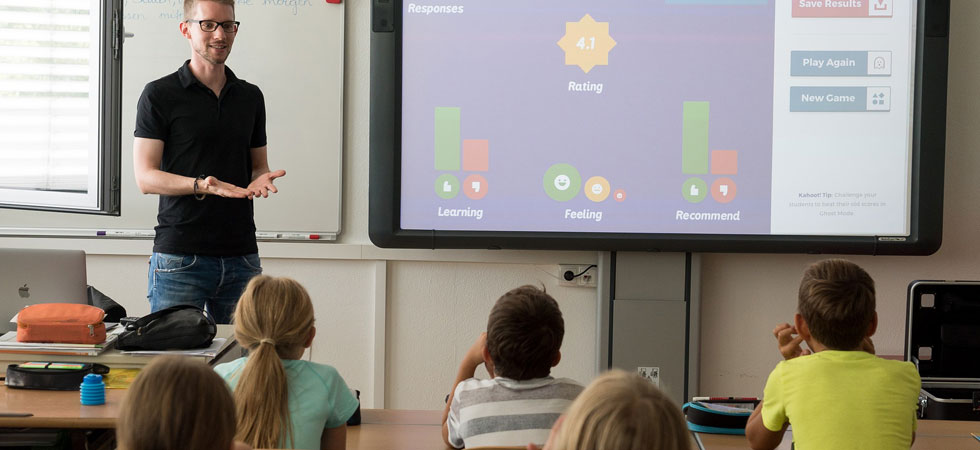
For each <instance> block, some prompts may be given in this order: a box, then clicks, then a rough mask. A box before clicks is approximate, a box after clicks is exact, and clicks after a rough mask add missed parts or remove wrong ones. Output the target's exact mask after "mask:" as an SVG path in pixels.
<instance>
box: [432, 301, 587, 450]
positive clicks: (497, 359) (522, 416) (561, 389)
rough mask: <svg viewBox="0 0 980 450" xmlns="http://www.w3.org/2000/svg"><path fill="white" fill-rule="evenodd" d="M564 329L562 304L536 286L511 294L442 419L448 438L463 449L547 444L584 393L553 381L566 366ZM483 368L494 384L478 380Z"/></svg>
mask: <svg viewBox="0 0 980 450" xmlns="http://www.w3.org/2000/svg"><path fill="white" fill-rule="evenodd" d="M564 334H565V322H564V320H563V319H562V316H561V310H559V309H558V302H556V301H555V299H553V298H551V296H550V295H548V294H547V293H545V292H544V291H543V290H541V289H538V288H536V287H534V286H522V287H519V288H516V289H513V290H511V291H510V292H507V293H506V294H504V295H503V296H502V297H500V299H498V300H497V303H496V304H495V305H494V306H493V309H491V310H490V318H489V319H488V320H487V331H486V333H483V334H481V335H480V337H479V338H478V339H477V340H476V342H475V343H474V344H473V346H472V347H470V349H469V351H467V353H466V356H464V357H463V361H462V362H461V363H460V365H459V371H458V373H457V375H456V381H455V382H454V384H453V388H452V390H451V391H450V395H449V398H448V400H447V402H446V409H445V411H444V412H443V416H442V438H443V440H445V441H446V443H447V444H448V445H450V446H453V447H456V448H462V447H464V446H466V447H479V446H504V445H517V446H523V445H526V444H527V443H528V442H535V443H542V442H544V441H545V440H547V438H548V432H549V430H550V429H551V426H552V425H553V424H554V422H555V420H556V419H557V418H558V416H559V415H560V414H561V413H562V412H564V410H565V408H566V407H568V405H569V404H571V402H572V400H574V399H575V397H576V396H577V395H578V394H579V392H581V391H582V386H581V385H580V384H578V383H576V382H574V381H572V380H569V379H564V378H562V379H555V378H552V377H551V376H549V374H550V373H551V368H552V367H554V366H556V365H558V362H559V361H560V360H561V352H560V351H559V350H560V349H561V341H562V338H563V336H564ZM480 364H484V365H485V366H486V369H487V372H488V373H489V374H490V379H488V380H480V379H477V378H473V375H474V373H475V371H476V368H477V366H479V365H480Z"/></svg>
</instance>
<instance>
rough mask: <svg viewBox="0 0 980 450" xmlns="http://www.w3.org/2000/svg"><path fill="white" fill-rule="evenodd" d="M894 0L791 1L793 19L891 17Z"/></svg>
mask: <svg viewBox="0 0 980 450" xmlns="http://www.w3.org/2000/svg"><path fill="white" fill-rule="evenodd" d="M893 1H894V0H792V2H793V17H891V16H892V9H893V8H894V5H892V3H893Z"/></svg>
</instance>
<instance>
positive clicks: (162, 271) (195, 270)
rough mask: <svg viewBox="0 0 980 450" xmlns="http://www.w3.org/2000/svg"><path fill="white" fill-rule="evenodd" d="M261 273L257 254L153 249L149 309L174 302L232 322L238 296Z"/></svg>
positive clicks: (149, 280) (148, 297) (149, 279)
mask: <svg viewBox="0 0 980 450" xmlns="http://www.w3.org/2000/svg"><path fill="white" fill-rule="evenodd" d="M260 273H262V266H261V263H260V262H259V255H258V254H257V253H252V254H250V255H245V256H227V257H220V256H201V255H174V254H170V253H153V255H152V256H150V270H149V274H148V275H147V285H148V287H147V292H146V298H147V299H149V300H150V311H151V312H156V311H159V310H161V309H164V308H168V307H171V306H174V305H194V306H197V307H198V308H201V309H205V307H206V308H207V311H208V312H209V313H210V314H211V316H212V317H214V321H215V322H217V323H231V317H232V315H233V314H234V313H235V305H237V304H238V297H240V296H241V295H242V291H244V290H245V285H246V284H248V280H250V279H252V277H254V276H256V275H258V274H260Z"/></svg>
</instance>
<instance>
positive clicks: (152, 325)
mask: <svg viewBox="0 0 980 450" xmlns="http://www.w3.org/2000/svg"><path fill="white" fill-rule="evenodd" d="M217 332H218V326H217V325H215V324H214V319H213V318H211V316H210V315H208V313H207V312H205V311H204V310H203V309H201V308H198V307H196V306H194V305H177V306H171V307H169V308H166V309H161V310H159V311H157V312H155V313H152V314H149V315H146V316H143V317H140V318H139V319H138V320H137V321H135V322H132V323H129V324H126V331H123V332H122V333H120V334H119V339H118V340H117V341H116V347H117V348H119V349H120V350H176V349H181V350H182V349H191V348H202V347H207V346H209V345H211V340H212V339H214V335H215V334H216V333H217Z"/></svg>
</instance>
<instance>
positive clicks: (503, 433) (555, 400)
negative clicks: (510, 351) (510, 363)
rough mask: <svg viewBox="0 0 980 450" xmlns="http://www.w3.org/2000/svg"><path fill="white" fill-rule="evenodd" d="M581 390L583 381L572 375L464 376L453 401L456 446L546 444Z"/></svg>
mask: <svg viewBox="0 0 980 450" xmlns="http://www.w3.org/2000/svg"><path fill="white" fill-rule="evenodd" d="M580 392H582V385H580V384H578V383H576V382H575V381H573V380H569V379H567V378H558V379H555V378H552V377H545V378H535V379H532V380H523V381H517V380H512V379H510V378H504V377H496V378H494V379H491V380H480V379H476V378H470V379H468V380H464V381H462V382H461V383H459V385H457V386H456V392H455V393H454V394H453V403H452V405H450V407H449V417H448V418H447V420H446V424H447V427H448V428H449V442H450V443H451V444H452V445H453V446H454V447H456V448H463V447H464V446H465V447H481V446H524V445H527V444H529V443H534V444H539V445H540V444H544V442H545V441H547V440H548V433H549V432H550V430H551V426H552V425H554V423H555V420H558V416H559V415H561V414H562V413H563V412H565V409H567V408H568V405H570V404H571V403H572V400H575V397H576V396H578V394H579V393H580Z"/></svg>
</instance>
